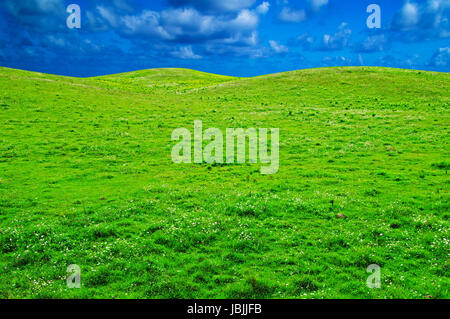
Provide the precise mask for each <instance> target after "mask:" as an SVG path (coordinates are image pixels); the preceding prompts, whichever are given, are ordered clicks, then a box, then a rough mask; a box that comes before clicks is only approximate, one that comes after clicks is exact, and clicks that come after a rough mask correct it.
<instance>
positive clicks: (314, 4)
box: [309, 0, 328, 11]
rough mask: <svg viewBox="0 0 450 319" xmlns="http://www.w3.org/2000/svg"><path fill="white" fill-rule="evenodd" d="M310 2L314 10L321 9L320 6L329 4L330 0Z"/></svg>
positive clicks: (312, 0)
mask: <svg viewBox="0 0 450 319" xmlns="http://www.w3.org/2000/svg"><path fill="white" fill-rule="evenodd" d="M309 3H310V5H311V7H312V8H313V10H315V11H319V10H320V8H322V7H323V6H325V5H327V4H328V0H309Z"/></svg>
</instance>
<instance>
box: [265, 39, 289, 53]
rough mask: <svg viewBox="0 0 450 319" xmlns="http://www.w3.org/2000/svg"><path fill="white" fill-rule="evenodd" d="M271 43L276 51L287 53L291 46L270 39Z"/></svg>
mask: <svg viewBox="0 0 450 319" xmlns="http://www.w3.org/2000/svg"><path fill="white" fill-rule="evenodd" d="M269 45H270V47H271V48H272V50H273V51H275V53H286V52H289V48H288V47H286V46H284V45H282V44H280V43H278V42H277V41H274V40H270V41H269Z"/></svg>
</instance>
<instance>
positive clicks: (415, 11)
mask: <svg viewBox="0 0 450 319" xmlns="http://www.w3.org/2000/svg"><path fill="white" fill-rule="evenodd" d="M399 19H400V20H399V23H400V25H401V26H402V27H403V28H406V29H408V28H413V27H415V26H416V25H417V23H418V22H419V7H418V5H417V4H415V3H411V2H406V3H405V4H404V5H403V7H402V9H401V11H400V17H399Z"/></svg>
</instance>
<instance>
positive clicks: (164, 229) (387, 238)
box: [0, 67, 450, 298]
mask: <svg viewBox="0 0 450 319" xmlns="http://www.w3.org/2000/svg"><path fill="white" fill-rule="evenodd" d="M449 88H450V75H449V74H447V73H433V72H423V71H412V70H399V69H387V68H372V67H348V68H323V69H313V70H303V71H294V72H287V73H281V74H272V75H267V76H260V77H255V78H234V77H226V76H219V75H213V74H207V73H202V72H197V71H192V70H183V69H154V70H143V71H137V72H130V73H124V74H117V75H109V76H101V77H96V78H71V77H62V76H55V75H47V74H42V73H34V72H27V71H20V70H14V69H7V68H0V132H1V134H0V141H1V142H0V269H1V273H2V274H1V280H0V297H2V298H449V297H450V294H449V287H450V280H449V278H450V274H449V262H448V253H449V242H448V240H449V210H450V209H449V208H450V207H449V206H450V205H449V192H448V190H449V177H448V169H449V166H450V161H449V158H450V157H449V155H450V154H449V152H450V148H449V137H448V134H449V125H450V116H449V115H450V113H449V106H450V94H449V92H450V90H449ZM194 120H202V121H203V124H204V126H205V127H217V128H220V129H222V130H225V129H226V128H249V127H257V128H279V129H280V169H279V172H278V173H277V174H275V175H261V174H260V173H259V168H260V164H242V165H215V164H207V163H203V164H182V165H176V164H174V163H173V162H172V160H171V149H172V147H173V145H174V142H172V141H171V133H172V131H173V130H174V129H176V128H179V127H186V128H189V129H192V128H193V123H194ZM71 264H77V265H79V266H80V268H81V277H82V288H81V289H69V288H67V286H66V277H67V273H66V269H67V267H68V266H69V265H71ZM371 264H377V265H379V266H380V267H381V273H382V285H381V289H368V287H367V285H366V280H367V277H368V276H369V274H368V273H367V272H366V269H367V267H368V266H369V265H371Z"/></svg>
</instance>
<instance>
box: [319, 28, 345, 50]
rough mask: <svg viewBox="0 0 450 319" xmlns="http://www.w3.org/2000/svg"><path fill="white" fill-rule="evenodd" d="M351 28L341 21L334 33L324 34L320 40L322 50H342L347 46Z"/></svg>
mask: <svg viewBox="0 0 450 319" xmlns="http://www.w3.org/2000/svg"><path fill="white" fill-rule="evenodd" d="M351 35H352V30H351V29H350V28H348V25H347V23H345V22H343V23H342V24H341V25H340V26H339V31H338V32H336V33H335V34H334V35H329V34H325V35H324V36H323V40H322V49H323V50H342V49H344V48H346V47H347V44H348V42H349V38H350V36H351Z"/></svg>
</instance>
